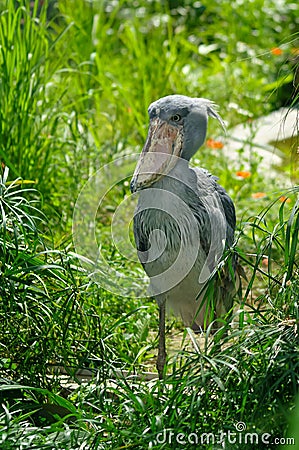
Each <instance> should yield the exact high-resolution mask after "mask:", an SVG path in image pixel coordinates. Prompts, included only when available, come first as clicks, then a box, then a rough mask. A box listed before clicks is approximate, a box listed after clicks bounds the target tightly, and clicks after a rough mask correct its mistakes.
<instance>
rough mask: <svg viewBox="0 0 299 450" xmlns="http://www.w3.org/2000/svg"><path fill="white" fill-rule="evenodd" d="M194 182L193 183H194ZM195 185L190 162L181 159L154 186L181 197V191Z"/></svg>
mask: <svg viewBox="0 0 299 450" xmlns="http://www.w3.org/2000/svg"><path fill="white" fill-rule="evenodd" d="M192 181H193V182H192ZM192 185H194V173H193V170H192V169H191V168H190V167H189V161H187V160H186V159H182V158H180V159H179V160H178V162H177V163H176V165H175V166H174V168H173V169H171V171H170V172H169V173H168V174H167V175H166V176H163V177H162V178H160V179H159V180H158V181H157V182H156V183H154V184H153V185H152V187H153V188H158V189H165V190H167V191H172V192H174V193H176V194H178V195H179V192H180V191H181V190H185V188H186V187H188V186H189V187H190V186H192Z"/></svg>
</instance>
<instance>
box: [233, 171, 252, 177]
mask: <svg viewBox="0 0 299 450" xmlns="http://www.w3.org/2000/svg"><path fill="white" fill-rule="evenodd" d="M236 175H237V177H240V178H249V177H251V172H249V171H248V170H238V172H236Z"/></svg>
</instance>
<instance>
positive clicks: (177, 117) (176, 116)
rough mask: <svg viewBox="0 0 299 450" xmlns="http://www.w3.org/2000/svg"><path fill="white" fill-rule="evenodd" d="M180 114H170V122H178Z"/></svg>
mask: <svg viewBox="0 0 299 450" xmlns="http://www.w3.org/2000/svg"><path fill="white" fill-rule="evenodd" d="M181 118H182V117H181V116H180V115H179V114H175V115H174V116H172V117H171V118H170V120H171V121H172V122H179V121H180V120H181Z"/></svg>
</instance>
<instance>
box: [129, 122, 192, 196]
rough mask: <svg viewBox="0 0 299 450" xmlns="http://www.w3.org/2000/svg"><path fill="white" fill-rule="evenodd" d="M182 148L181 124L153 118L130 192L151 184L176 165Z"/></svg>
mask: <svg viewBox="0 0 299 450" xmlns="http://www.w3.org/2000/svg"><path fill="white" fill-rule="evenodd" d="M182 148H183V126H182V125H176V126H174V125H170V124H169V123H167V122H164V121H163V120H161V119H159V118H156V119H153V120H152V121H151V123H150V128H149V131H148V135H147V139H146V142H145V144H144V147H143V149H142V152H141V155H140V158H139V160H138V163H137V166H136V169H135V172H134V175H133V178H132V181H131V185H130V186H131V192H132V193H133V192H136V191H138V190H140V189H144V188H146V187H148V186H151V185H152V184H153V183H155V182H156V181H158V180H159V179H160V178H162V177H164V176H165V175H167V174H168V173H169V172H170V170H171V169H173V167H174V166H175V165H176V163H177V160H178V158H179V157H180V156H181V153H182Z"/></svg>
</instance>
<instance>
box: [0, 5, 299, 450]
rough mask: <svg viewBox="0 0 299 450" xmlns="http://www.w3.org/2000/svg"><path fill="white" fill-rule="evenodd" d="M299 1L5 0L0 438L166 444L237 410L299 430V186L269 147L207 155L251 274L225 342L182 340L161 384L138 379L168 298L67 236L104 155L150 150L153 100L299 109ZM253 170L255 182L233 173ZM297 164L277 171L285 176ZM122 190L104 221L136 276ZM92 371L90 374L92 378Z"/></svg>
mask: <svg viewBox="0 0 299 450" xmlns="http://www.w3.org/2000/svg"><path fill="white" fill-rule="evenodd" d="M50 7H51V8H50ZM297 10H298V7H297V5H296V4H295V3H294V2H293V1H292V0H283V1H281V2H279V3H277V1H274V0H267V1H260V0H253V1H251V2H244V1H223V2H218V1H216V0H215V1H214V0H212V1H210V2H208V3H207V2H204V3H201V2H198V1H193V0H185V1H184V2H178V1H176V0H168V1H164V2H161V1H156V0H152V1H150V2H145V1H144V0H137V1H134V2H128V1H124V0H117V1H113V2H112V1H102V0H95V1H92V2H91V1H84V0H59V1H57V2H55V3H54V2H51V1H49V5H48V3H47V2H38V1H37V0H35V1H34V2H28V1H25V0H24V1H17V2H12V1H0V161H1V163H2V165H1V177H0V300H1V302H0V336H1V342H0V374H1V386H0V404H1V405H2V406H1V407H0V447H1V448H3V449H26V448H28V449H29V448H45V449H49V450H50V449H59V450H61V449H68V450H70V449H79V448H81V449H83V448H84V449H85V448H86V449H102V448H103V449H104V448H105V449H111V450H112V449H113V450H115V449H117V448H134V449H139V448H140V449H145V448H152V449H155V448H157V449H158V448H159V449H163V448H165V449H168V448H181V447H180V446H179V444H178V443H177V442H176V441H175V440H173V441H172V442H161V440H160V442H158V436H159V433H163V432H164V430H167V433H168V434H167V436H168V438H169V436H170V434H169V433H171V432H173V433H174V434H175V435H176V436H177V435H178V433H183V435H184V436H185V438H186V437H188V435H189V434H190V433H192V432H194V433H198V436H199V437H200V435H201V434H202V433H214V434H215V435H217V434H218V433H219V431H221V430H222V431H223V432H224V433H228V432H229V431H230V432H236V424H237V423H238V422H244V423H245V424H246V430H247V431H248V432H255V433H258V434H259V436H260V435H261V434H262V433H269V434H271V436H280V437H288V436H289V437H291V436H292V433H293V431H292V430H290V431H288V428H287V424H288V421H289V417H290V415H291V413H292V411H293V409H294V407H295V396H296V394H297V390H298V381H299V370H298V292H299V273H298V267H299V261H298V246H299V245H298V233H299V231H298V230H299V203H298V202H299V201H298V187H297V186H293V187H292V188H290V189H288V190H285V189H283V188H282V186H280V185H278V181H277V180H273V181H268V180H265V177H264V173H263V172H262V170H261V169H260V158H259V156H258V155H257V154H256V153H255V152H253V151H252V152H251V154H250V157H249V158H248V159H247V160H246V159H245V156H244V150H243V148H242V144H240V150H239V158H238V160H237V161H235V162H231V161H229V160H228V159H227V157H225V156H224V154H223V153H222V151H221V149H220V148H218V149H215V148H214V149H211V148H210V147H209V146H205V147H203V148H202V149H201V151H200V155H199V157H198V158H199V159H198V160H195V161H194V163H195V164H200V165H202V166H203V167H206V168H208V169H209V170H210V171H211V172H213V173H215V174H216V175H217V176H219V177H220V182H221V184H223V185H224V186H225V187H226V189H227V190H228V191H229V193H230V194H231V195H232V197H233V198H234V200H235V203H236V206H237V213H238V219H239V225H238V226H239V230H238V239H237V243H236V248H237V251H238V253H239V260H240V261H241V263H242V265H243V267H244V269H245V272H246V275H247V280H244V281H243V296H242V301H241V303H240V304H238V305H235V308H234V312H233V314H232V315H231V317H230V318H227V321H223V327H222V328H221V329H220V330H218V332H217V333H216V334H215V335H214V336H213V337H212V336H211V334H210V333H211V331H210V328H208V330H207V333H206V334H205V337H204V338H203V339H202V338H199V342H198V343H197V345H195V347H194V349H191V350H190V346H188V345H187V344H188V336H187V335H185V339H183V342H182V344H181V347H180V349H178V348H176V349H175V351H174V352H173V353H174V356H172V357H170V358H169V362H168V372H167V374H166V379H165V381H164V382H160V381H158V380H152V381H150V382H148V381H144V380H142V379H139V378H138V377H135V373H136V372H137V373H140V372H141V371H144V370H152V369H153V360H154V356H155V348H156V345H157V337H156V336H157V314H156V306H155V304H154V303H153V302H152V301H150V300H145V299H136V298H134V297H133V296H132V298H125V299H124V298H121V297H117V296H116V295H114V294H112V293H109V292H106V291H105V290H103V289H102V288H101V287H100V286H99V285H98V284H97V283H96V282H95V280H94V279H93V278H92V277H91V276H90V273H89V272H88V271H87V270H85V269H84V268H82V267H81V265H80V261H81V260H82V255H78V254H76V253H75V250H74V248H73V246H72V243H71V242H70V234H71V226H72V213H73V208H74V204H75V201H76V199H77V197H78V194H79V191H80V189H81V188H82V186H83V185H84V183H85V182H86V181H87V180H88V179H89V177H90V176H91V175H92V174H93V173H94V172H95V171H96V170H97V169H99V168H100V166H101V165H103V164H104V163H107V162H109V161H111V160H112V159H113V158H115V157H117V156H123V155H125V154H130V153H134V152H139V151H140V147H141V145H142V143H143V142H144V139H145V136H146V126H147V125H146V124H147V106H148V104H149V103H150V102H151V101H153V100H155V99H156V98H158V97H160V96H163V95H167V94H170V93H182V94H187V95H191V96H202V97H207V98H211V99H212V100H214V101H215V102H216V103H218V104H219V105H220V111H221V112H223V115H224V117H225V119H226V121H227V123H228V128H229V127H230V126H232V125H234V124H236V123H239V122H242V121H248V126H249V127H250V126H251V122H250V121H251V119H252V118H255V117H258V116H260V115H262V114H265V113H267V112H269V111H271V110H272V109H275V108H277V107H280V106H282V105H285V104H287V105H292V106H294V105H295V104H296V102H297V101H298V90H296V82H297V81H296V75H295V70H296V69H298V61H297V60H296V39H297V37H298V36H297V35H296V30H297V26H298V17H297ZM292 83H293V84H294V87H292ZM215 127H216V125H215V124H212V123H211V125H210V128H209V136H210V137H213V136H214V137H215V133H216V131H215V130H216V128H215ZM217 130H218V128H217ZM218 132H219V131H217V133H218ZM254 132H255V130H252V133H253V134H254ZM295 144H296V143H295ZM295 144H294V143H293V144H292V145H293V146H292V149H290V154H291V153H292V158H293V159H292V161H293V162H294V161H295V162H294V164H293V166H294V168H293V180H294V179H296V177H295V174H296V172H297V167H296V160H297V154H296V150H297V144H296V145H295ZM287 151H288V149H286V152H287ZM245 167H249V170H250V176H249V177H248V178H242V177H238V176H237V175H236V172H238V171H242V170H244V168H245ZM287 176H288V173H287V168H286V167H282V168H281V172H280V178H281V179H282V180H283V183H285V182H284V180H285V179H286V178H287ZM127 193H128V187H127V186H126V184H125V182H123V183H122V184H121V185H119V186H118V187H117V188H116V189H115V190H114V191H111V192H109V193H108V194H107V196H106V198H105V202H104V204H103V205H102V206H103V207H102V209H101V211H100V212H99V213H98V215H97V219H98V222H99V223H98V227H97V230H96V233H97V236H98V238H99V239H100V240H101V244H102V245H103V247H104V248H103V253H104V254H105V255H108V256H109V261H110V263H111V265H113V266H115V267H117V268H118V270H121V271H122V273H123V274H126V273H127V272H128V271H129V272H130V273H135V272H136V273H137V272H138V271H140V268H138V267H135V263H134V262H130V263H129V265H128V266H126V262H125V260H124V258H123V256H122V255H121V252H120V251H119V249H117V246H116V245H114V244H113V242H111V239H110V236H111V229H110V225H111V220H112V219H111V217H112V212H113V211H114V210H115V206H116V205H118V204H119V203H120V202H121V201H122V199H123V198H124V197H125V196H126V195H127ZM256 193H261V194H262V195H261V197H260V198H259V196H257V198H253V197H252V194H256ZM172 325H174V327H175V329H176V331H177V332H178V330H180V324H179V323H177V322H176V323H175V324H172ZM194 339H195V338H194ZM61 368H63V370H64V371H65V372H66V373H65V377H66V381H67V385H65V384H64V381H65V380H63V379H62V377H61V373H60V371H61ZM84 368H88V369H89V370H91V371H92V373H93V374H94V379H92V380H91V381H86V382H85V383H81V382H80V380H79V379H78V372H77V371H78V370H79V369H84ZM70 382H72V383H74V382H78V384H77V385H75V386H74V385H73V386H71V387H70ZM162 437H163V436H162ZM162 437H161V439H162ZM238 438H239V435H238ZM183 448H195V447H194V444H191V443H190V442H189V443H188V442H187V443H186V445H184V447H183ZM197 448H207V449H212V448H213V449H214V448H218V447H217V446H216V444H212V443H210V444H209V443H208V442H207V441H205V442H202V443H200V444H198V446H197ZM219 448H220V445H219ZM221 448H222V447H221ZM226 448H230V447H229V443H228V444H227V447H226ZM232 448H242V449H243V448H253V447H252V445H251V446H250V445H247V447H246V445H245V443H244V442H242V445H241V444H240V446H239V447H238V444H236V445H234V446H232ZM257 448H261V447H257ZM265 448H266V447H265Z"/></svg>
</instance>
